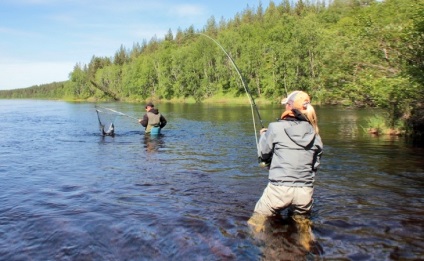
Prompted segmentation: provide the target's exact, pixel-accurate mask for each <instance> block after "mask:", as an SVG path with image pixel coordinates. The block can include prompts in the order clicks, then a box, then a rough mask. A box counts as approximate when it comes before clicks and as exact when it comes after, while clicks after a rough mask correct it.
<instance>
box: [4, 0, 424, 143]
mask: <svg viewBox="0 0 424 261" xmlns="http://www.w3.org/2000/svg"><path fill="white" fill-rule="evenodd" d="M205 35H207V36H209V37H211V38H212V39H215V40H216V41H217V42H218V43H219V44H220V45H221V46H222V47H223V48H225V50H226V51H227V53H228V54H229V55H230V56H231V57H232V59H233V60H234V61H235V63H236V64H237V67H238V68H239V69H240V71H241V73H242V75H243V78H244V81H245V82H246V83H247V85H248V86H249V89H250V92H251V94H252V96H253V97H254V98H255V99H257V100H258V101H272V102H278V101H279V100H280V99H281V97H283V96H285V95H286V94H287V93H289V92H291V91H293V90H303V91H306V92H308V93H310V94H311V96H312V101H313V104H333V105H343V106H354V107H370V108H375V107H378V108H382V109H384V110H385V111H386V112H387V117H386V121H387V122H386V123H387V125H388V126H389V127H391V128H395V127H396V126H399V124H402V126H403V128H405V129H407V130H409V132H411V133H414V134H416V135H419V134H422V133H424V105H423V98H424V48H423V47H424V1H423V0H379V1H376V0H333V1H331V2H328V1H323V2H314V3H311V2H309V1H304V0H298V1H297V2H295V3H294V2H293V1H290V0H283V1H282V2H280V3H276V2H270V3H269V5H268V6H267V7H266V8H263V6H262V5H259V6H258V7H255V8H250V7H247V8H245V9H244V10H242V11H241V12H239V13H237V14H236V15H235V16H234V17H233V18H232V19H229V20H224V19H222V18H221V19H219V20H217V19H216V18H215V17H213V16H212V17H210V18H209V19H206V20H205V25H204V26H203V28H202V29H201V30H195V29H194V26H190V27H189V28H186V29H178V30H177V32H172V31H171V30H169V31H168V33H167V34H166V35H164V36H163V37H161V38H158V37H157V36H154V37H152V38H151V39H150V40H149V41H147V40H145V39H143V40H142V41H141V42H137V43H135V44H134V45H133V46H131V47H125V46H122V45H121V46H120V47H119V48H117V51H116V52H115V54H113V55H111V56H110V57H98V56H95V55H93V57H92V59H91V61H90V62H89V63H88V64H80V63H77V64H75V66H74V69H73V71H72V72H70V74H69V79H68V80H67V81H65V82H59V83H58V82H54V83H46V84H43V85H40V86H38V85H37V86H31V87H29V88H24V89H16V90H8V91H0V98H46V99H65V100H87V101H103V100H115V101H127V102H141V101H146V100H161V101H173V100H183V101H184V100H190V99H191V100H194V101H196V102H203V101H205V100H207V99H210V98H213V97H227V98H236V97H238V96H241V95H244V97H245V91H244V89H243V85H242V82H241V81H240V77H239V76H238V75H237V71H236V70H234V68H233V65H232V64H231V61H230V59H228V57H227V56H226V54H225V52H223V51H222V50H221V49H220V48H219V46H218V45H217V44H216V43H215V42H214V41H212V40H211V39H209V38H208V37H205ZM246 102H247V100H246Z"/></svg>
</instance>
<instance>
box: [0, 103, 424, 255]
mask: <svg viewBox="0 0 424 261" xmlns="http://www.w3.org/2000/svg"><path fill="white" fill-rule="evenodd" d="M104 106H105V107H109V108H113V109H115V110H118V111H121V112H123V113H125V114H127V115H129V116H131V117H140V116H141V115H142V113H143V112H144V108H143V106H142V105H139V104H120V103H119V104H104ZM264 107H266V108H260V111H261V114H262V117H263V118H264V120H265V122H266V123H267V122H269V121H271V120H273V119H275V118H276V117H278V114H279V113H280V108H277V107H275V108H271V106H264ZM268 107H269V108H268ZM159 109H160V110H161V111H162V112H163V113H164V114H165V116H166V117H167V119H168V121H169V124H168V126H166V128H165V129H164V130H163V135H162V136H161V137H159V138H150V137H145V136H144V135H142V132H141V127H140V125H138V124H137V123H136V121H135V120H134V119H132V118H130V117H125V116H120V117H113V116H110V115H109V117H110V118H111V120H113V121H114V122H115V127H116V136H115V137H114V138H112V137H105V138H102V137H101V136H100V135H99V134H100V133H99V131H98V121H97V116H96V113H95V109H94V105H93V104H88V103H66V102H53V101H29V100H0V115H1V123H0V124H1V125H0V126H1V130H0V133H1V142H0V259H1V260H260V259H268V260H273V259H274V260H275V259H280V260H314V259H315V260H320V259H323V260H418V259H422V258H424V243H423V239H424V233H423V232H424V231H423V227H424V222H423V219H424V209H423V206H424V204H423V202H424V162H423V155H424V154H423V149H422V148H419V147H414V146H411V145H408V144H407V143H405V141H404V140H403V139H402V138H397V139H390V138H382V137H380V138H376V137H370V136H368V135H365V134H362V133H361V132H360V128H361V125H363V124H364V120H365V118H366V116H367V115H371V114H373V113H374V112H372V111H368V112H367V111H358V110H348V109H340V108H318V117H319V120H320V130H321V136H322V138H323V141H324V145H325V155H324V156H323V159H322V167H321V169H320V171H319V173H318V176H317V182H316V187H315V196H314V197H315V206H314V210H313V214H312V221H313V228H312V232H313V235H314V237H315V245H314V247H313V249H312V250H311V251H309V252H308V251H305V250H304V249H303V248H302V246H301V245H300V244H299V243H298V242H297V241H296V239H297V238H298V237H299V231H297V230H296V229H295V228H294V226H293V224H291V223H290V222H289V221H288V220H286V219H281V220H274V221H273V222H274V223H273V225H272V229H271V230H270V231H268V232H267V234H266V235H265V238H266V241H265V242H264V241H258V240H257V239H255V238H254V237H252V234H251V233H250V230H249V229H248V226H247V224H246V221H247V220H248V219H249V217H250V215H251V214H252V211H253V208H254V205H255V203H256V201H257V200H258V198H259V197H260V196H261V194H262V191H263V189H264V188H265V186H266V183H267V172H266V171H265V170H264V169H261V168H259V167H257V161H256V150H255V146H256V145H255V138H254V131H253V124H252V120H251V112H250V107H249V106H229V105H183V104H162V105H159ZM106 116H107V115H106ZM106 116H105V117H106ZM276 257H278V258H276Z"/></svg>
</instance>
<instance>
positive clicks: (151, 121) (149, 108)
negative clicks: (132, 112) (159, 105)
mask: <svg viewBox="0 0 424 261" xmlns="http://www.w3.org/2000/svg"><path fill="white" fill-rule="evenodd" d="M145 109H146V114H144V116H143V119H139V120H138V122H139V123H140V124H141V125H142V126H143V127H145V133H152V134H153V133H155V134H159V133H160V130H161V129H162V128H163V127H165V125H166V123H167V121H166V119H165V117H164V116H163V115H162V114H160V113H159V110H158V109H155V105H153V103H151V102H149V103H147V104H146V107H145Z"/></svg>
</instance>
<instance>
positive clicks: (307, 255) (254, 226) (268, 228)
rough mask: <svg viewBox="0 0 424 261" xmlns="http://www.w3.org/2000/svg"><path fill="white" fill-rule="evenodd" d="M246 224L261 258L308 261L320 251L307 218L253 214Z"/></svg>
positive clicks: (319, 253) (318, 254)
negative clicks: (256, 244) (260, 250)
mask: <svg viewBox="0 0 424 261" xmlns="http://www.w3.org/2000/svg"><path fill="white" fill-rule="evenodd" d="M294 219H296V221H295V220H294ZM248 223H249V225H250V228H251V231H252V234H253V236H254V238H255V239H256V240H257V242H258V244H259V245H260V247H261V249H262V260H310V259H316V258H317V257H319V256H320V255H322V253H323V251H322V248H321V246H320V245H319V244H318V243H317V242H316V241H315V237H314V235H313V233H312V222H311V220H310V219H308V218H303V217H285V218H282V217H281V216H277V217H265V216H261V215H257V216H256V215H253V216H252V218H251V219H250V220H249V222H248Z"/></svg>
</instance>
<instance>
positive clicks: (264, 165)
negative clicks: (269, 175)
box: [258, 157, 272, 169]
mask: <svg viewBox="0 0 424 261" xmlns="http://www.w3.org/2000/svg"><path fill="white" fill-rule="evenodd" d="M271 160H272V158H269V159H267V160H263V159H262V158H261V157H258V163H259V167H261V168H267V169H269V167H270V165H271Z"/></svg>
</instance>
